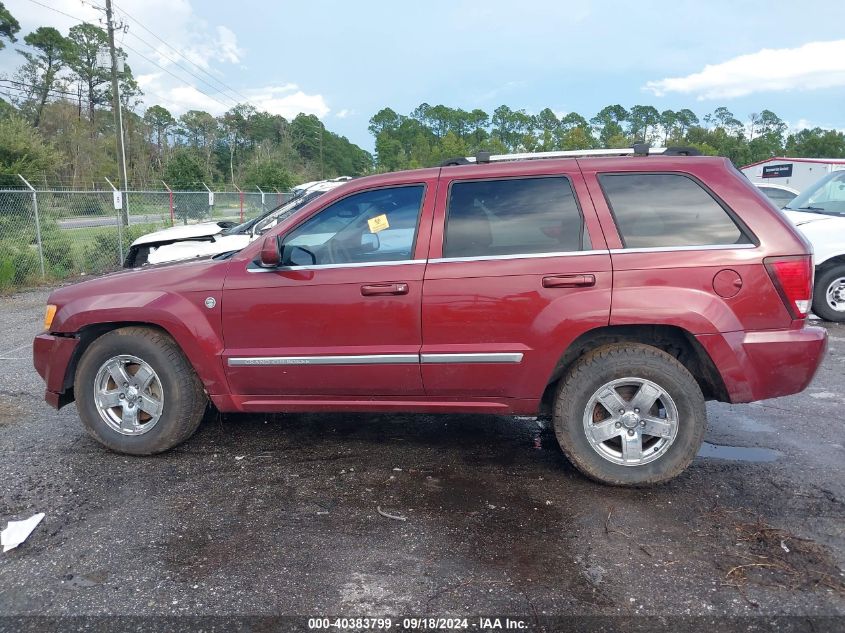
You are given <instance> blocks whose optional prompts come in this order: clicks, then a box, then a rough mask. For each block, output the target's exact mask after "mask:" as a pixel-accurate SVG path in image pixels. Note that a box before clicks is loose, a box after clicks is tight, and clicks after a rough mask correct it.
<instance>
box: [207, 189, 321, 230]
mask: <svg viewBox="0 0 845 633" xmlns="http://www.w3.org/2000/svg"><path fill="white" fill-rule="evenodd" d="M323 193H325V192H324V191H310V192H307V193H305V194H303V195H300V196H297V197H296V198H294V199H293V200H288V201H287V202H285V203H284V204H282V205H281V206H278V207H276V208H274V209H271V210H270V211H268V212H267V213H265V214H263V215H259V216H258V217H257V218H252V219H251V220H247V221H246V222H244V223H242V224H238V225H235V226H233V227H231V228H228V229H226V230H225V231H223V235H236V234H238V233H248V232H249V231H250V229H252V227H254V226H255V227H256V233H259V232H262V231H266V230H267V229H268V228H271V227H273V226H275V225H276V224H277V223H278V222H279V221H280V220H283V219H285V218H288V217H290V216H291V215H292V214H293V213H294V212H296V211H298V210H299V209H301V208H302V207H304V206H305V205H306V204H308V203H309V202H311V201H312V200H313V199H314V198H318V197H320V196H321V195H322V194H323ZM259 224H260V226H256V225H259Z"/></svg>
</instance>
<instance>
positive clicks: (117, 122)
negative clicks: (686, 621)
mask: <svg viewBox="0 0 845 633" xmlns="http://www.w3.org/2000/svg"><path fill="white" fill-rule="evenodd" d="M105 2H106V26H107V28H108V35H109V56H110V57H111V92H112V110H113V111H114V126H115V136H116V137H117V160H118V166H119V168H120V184H121V186H122V187H123V192H124V195H123V207H122V208H121V210H120V221H121V222H122V223H123V224H124V226H128V225H129V212H128V208H127V204H128V202H127V199H126V198H127V196H126V190H127V189H128V188H129V184H128V181H127V179H126V150H125V149H124V147H123V108H122V106H121V104H120V82H119V81H118V79H117V50H116V49H115V47H114V31H115V26H114V20H113V19H112V9H111V0H105ZM117 28H118V29H122V28H123V24H120V25H118V27H117Z"/></svg>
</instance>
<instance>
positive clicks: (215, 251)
mask: <svg viewBox="0 0 845 633" xmlns="http://www.w3.org/2000/svg"><path fill="white" fill-rule="evenodd" d="M349 180H351V178H350V177H349V176H341V177H339V178H333V179H331V180H319V181H314V182H306V183H304V184H302V185H299V186H297V187H294V189H293V192H294V197H293V199H291V200H289V201H288V202H286V203H285V204H283V205H281V206H279V207H276V208H275V209H273V210H271V211H269V212H267V213H265V214H264V215H261V216H259V217H257V218H253V219H252V220H247V221H246V222H244V223H242V224H237V225H233V223H231V222H201V223H199V224H188V225H185V226H173V227H169V228H166V229H162V230H161V231H154V232H153V233H147V234H146V235H142V236H141V237H139V238H138V239H137V240H135V241H134V242H132V245H131V246H130V247H129V251H128V253H127V254H126V259H125V260H124V262H123V267H124V268H138V267H140V266H143V265H145V264H163V263H165V262H173V261H179V260H184V259H192V258H194V257H210V256H212V255H219V254H220V253H227V252H229V251H237V250H240V249H242V248H243V247H244V246H246V245H247V244H249V243H250V242H251V241H252V240H254V239H256V238H258V237H260V236H261V234H262V233H264V232H266V231H268V230H269V229H271V228H273V227H274V226H276V223H277V222H278V221H279V219H280V218H282V217H287V216H288V215H290V214H291V213H293V212H295V211H297V210H298V209H301V208H302V207H304V206H305V205H306V204H308V203H309V202H311V201H312V200H313V199H314V198H317V197H319V196H321V195H322V194H324V193H325V192H327V191H331V190H332V189H334V188H336V187H339V186H340V185H342V184H343V183H345V182H348V181H349Z"/></svg>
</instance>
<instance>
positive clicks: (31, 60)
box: [18, 26, 70, 127]
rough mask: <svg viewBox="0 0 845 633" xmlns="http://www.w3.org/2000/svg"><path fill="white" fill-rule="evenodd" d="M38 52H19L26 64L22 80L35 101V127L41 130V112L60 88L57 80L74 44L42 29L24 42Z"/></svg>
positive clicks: (33, 119) (46, 27)
mask: <svg viewBox="0 0 845 633" xmlns="http://www.w3.org/2000/svg"><path fill="white" fill-rule="evenodd" d="M23 41H24V42H26V44H28V45H29V46H30V47H32V48H33V49H35V51H34V52H30V51H26V50H18V52H19V53H20V54H21V55H23V57H24V59H25V60H26V63H25V64H24V65H23V67H22V68H21V71H20V72H19V76H20V78H21V79H23V81H22V83H25V84H27V85H28V86H31V88H32V91H33V92H32V96H33V98H34V104H33V111H34V113H33V117H32V124H33V125H34V126H35V127H38V124H39V123H40V121H41V112H42V111H43V110H44V104H45V103H47V97H49V96H50V92H51V91H52V90H53V89H54V88H55V87H56V77H57V75H58V73H59V71H60V70H61V69H62V68H63V67H64V66H65V60H66V59H67V56H68V52H69V50H70V43H69V41H68V40H67V38H65V37H63V36H62V34H61V33H59V32H58V31H57V30H56V29H54V28H53V27H51V26H41V27H38V29H36V30H35V31H33V32H32V33H30V34H29V35H27V36H26V37H25V38H23Z"/></svg>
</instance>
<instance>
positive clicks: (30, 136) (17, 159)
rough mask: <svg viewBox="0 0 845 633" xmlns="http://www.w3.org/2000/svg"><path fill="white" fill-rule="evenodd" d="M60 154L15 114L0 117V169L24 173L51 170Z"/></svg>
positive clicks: (53, 168)
mask: <svg viewBox="0 0 845 633" xmlns="http://www.w3.org/2000/svg"><path fill="white" fill-rule="evenodd" d="M60 162H61V156H60V155H59V154H58V152H56V150H55V149H53V148H52V147H51V146H50V145H48V144H47V143H45V142H44V139H43V138H42V137H41V134H39V132H38V130H36V129H35V128H33V127H32V126H31V125H29V124H28V123H27V122H26V121H24V120H23V119H21V118H20V117H18V116H9V117H6V118H2V119H0V172H4V173H7V174H23V175H24V176H27V175H32V174H38V173H44V172H47V173H51V172H54V171H55V170H56V169H57V168H58V166H59V164H60Z"/></svg>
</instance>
